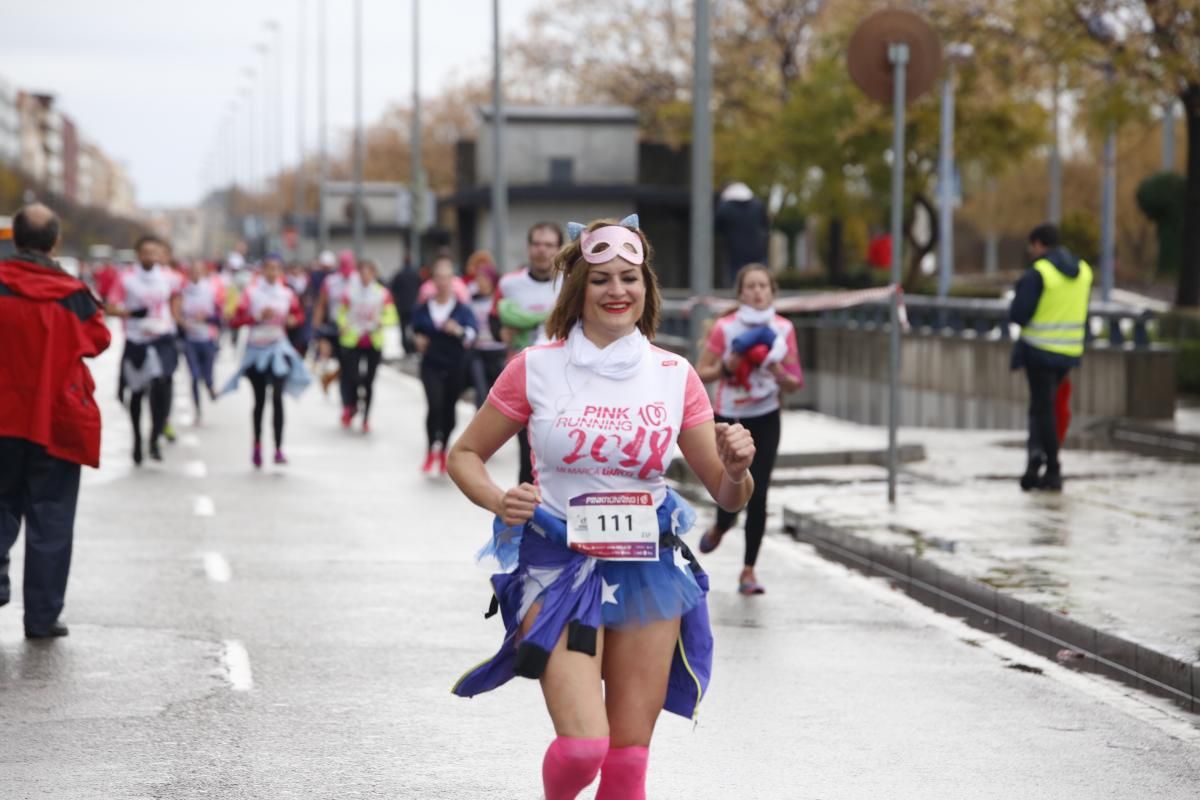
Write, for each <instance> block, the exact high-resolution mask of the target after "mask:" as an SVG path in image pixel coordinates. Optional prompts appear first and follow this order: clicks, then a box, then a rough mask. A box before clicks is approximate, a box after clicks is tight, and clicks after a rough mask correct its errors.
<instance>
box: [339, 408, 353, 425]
mask: <svg viewBox="0 0 1200 800" xmlns="http://www.w3.org/2000/svg"><path fill="white" fill-rule="evenodd" d="M352 419H354V409H353V408H351V407H350V406H346V407H345V408H343V409H342V427H343V428H349V427H350V420H352Z"/></svg>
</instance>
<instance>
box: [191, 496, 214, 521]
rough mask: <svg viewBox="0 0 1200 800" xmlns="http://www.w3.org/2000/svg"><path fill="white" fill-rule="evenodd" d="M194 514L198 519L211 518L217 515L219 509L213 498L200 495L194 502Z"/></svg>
mask: <svg viewBox="0 0 1200 800" xmlns="http://www.w3.org/2000/svg"><path fill="white" fill-rule="evenodd" d="M192 513H194V514H195V515H196V516H197V517H211V516H212V515H214V514H216V513H217V507H216V505H215V504H214V503H213V501H212V498H211V497H209V496H208V495H206V494H198V495H196V499H195V500H193V501H192Z"/></svg>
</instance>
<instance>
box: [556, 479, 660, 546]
mask: <svg viewBox="0 0 1200 800" xmlns="http://www.w3.org/2000/svg"><path fill="white" fill-rule="evenodd" d="M567 544H568V545H569V546H570V548H571V549H572V550H574V551H576V552H578V553H582V554H584V555H586V556H591V557H592V558H599V559H603V560H605V561H657V560H658V512H657V511H656V510H655V508H654V499H653V498H652V497H651V495H650V493H649V492H592V493H590V494H581V495H576V496H575V497H572V498H571V500H570V504H569V507H568V509H567Z"/></svg>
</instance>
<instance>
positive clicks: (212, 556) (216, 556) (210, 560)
mask: <svg viewBox="0 0 1200 800" xmlns="http://www.w3.org/2000/svg"><path fill="white" fill-rule="evenodd" d="M204 574H206V575H208V579H209V580H210V581H212V582H213V583H229V579H230V578H232V577H233V570H232V569H230V567H229V562H228V561H227V560H226V559H225V556H223V555H221V554H220V553H205V554H204Z"/></svg>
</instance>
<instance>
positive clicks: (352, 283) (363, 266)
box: [337, 260, 400, 433]
mask: <svg viewBox="0 0 1200 800" xmlns="http://www.w3.org/2000/svg"><path fill="white" fill-rule="evenodd" d="M399 322H400V317H399V316H398V315H397V314H396V305H395V304H394V303H393V302H392V293H391V292H389V291H388V290H387V289H385V288H384V286H383V284H382V283H380V282H379V268H378V267H376V266H375V262H374V261H367V260H363V261H361V262H360V263H359V265H358V277H357V278H352V279H350V280H348V281H347V282H346V289H345V294H344V295H343V297H342V300H341V302H340V303H339V304H338V311H337V325H338V345H339V346H340V347H341V348H342V352H343V353H345V358H344V359H343V361H342V364H343V368H344V369H346V370H348V374H347V375H346V382H347V385H348V386H349V388H350V398H351V399H352V400H353V401H354V403H355V404H354V405H353V406H347V407H345V408H343V409H342V427H343V428H349V427H350V422H351V420H353V419H354V416H355V415H356V414H357V413H358V408H359V404H360V403H361V405H362V432H363V433H369V432H370V430H371V425H370V422H368V417H370V416H371V398H372V396H373V395H374V387H375V371H376V370H377V369H379V362H380V361H381V360H382V359H383V329H384V328H385V327H393V326H395V325H397V324H399Z"/></svg>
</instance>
